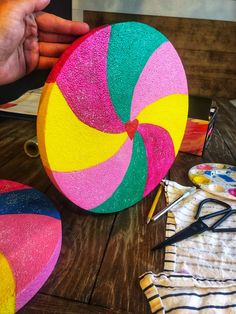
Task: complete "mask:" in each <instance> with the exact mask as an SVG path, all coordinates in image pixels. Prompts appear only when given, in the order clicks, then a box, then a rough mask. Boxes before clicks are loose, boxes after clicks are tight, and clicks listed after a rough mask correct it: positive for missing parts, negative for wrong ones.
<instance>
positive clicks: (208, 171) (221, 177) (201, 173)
mask: <svg viewBox="0 0 236 314" xmlns="http://www.w3.org/2000/svg"><path fill="white" fill-rule="evenodd" d="M188 175H189V178H190V180H191V181H192V182H193V183H194V184H196V185H197V186H199V187H200V188H201V189H203V190H205V191H207V192H210V193H212V194H215V195H218V196H221V197H224V198H228V199H232V200H236V166H231V165H225V164H217V163H206V164H200V165H196V166H194V167H193V168H191V169H190V170H189V173H188Z"/></svg>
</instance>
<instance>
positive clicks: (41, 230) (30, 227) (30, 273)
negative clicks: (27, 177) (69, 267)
mask: <svg viewBox="0 0 236 314" xmlns="http://www.w3.org/2000/svg"><path fill="white" fill-rule="evenodd" d="M61 238H62V234H61V219H60V215H59V213H58V212H57V210H56V209H55V208H54V206H53V204H52V203H51V202H50V201H49V200H48V198H47V197H46V196H45V195H44V194H42V193H41V192H39V191H37V190H35V189H32V188H31V187H29V186H26V185H23V184H20V183H17V182H13V181H8V180H0V282H1V284H0V313H9V314H10V313H15V311H17V310H19V309H20V308H22V307H23V306H24V305H25V304H26V303H27V302H28V301H29V300H30V299H31V298H32V297H33V296H34V295H35V294H36V293H37V292H38V291H39V289H40V288H41V287H42V286H43V284H44V283H45V281H46V280H47V279H48V277H49V275H50V274H51V272H52V271H53V269H54V267H55V264H56V262H57V259H58V256H59V253H60V249H61Z"/></svg>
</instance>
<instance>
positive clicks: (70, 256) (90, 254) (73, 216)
mask: <svg viewBox="0 0 236 314" xmlns="http://www.w3.org/2000/svg"><path fill="white" fill-rule="evenodd" d="M47 196H48V197H49V198H50V199H51V200H52V201H53V203H54V204H55V206H56V208H57V209H58V211H59V212H60V214H61V218H62V222H63V234H62V249H61V254H60V258H59V261H58V263H57V265H56V268H55V270H54V272H53V275H52V276H51V277H50V278H49V280H48V282H47V284H46V285H45V286H44V287H43V289H42V291H43V292H44V293H47V294H52V295H55V296H61V297H65V298H68V299H72V300H77V301H80V302H86V303H88V302H89V299H90V297H91V294H92V290H93V287H94V284H95V280H96V277H97V273H98V271H99V269H100V265H101V263H102V259H103V256H104V254H105V249H106V246H107V243H108V240H109V236H110V231H111V228H112V225H113V221H114V219H115V215H114V214H112V215H98V214H91V213H89V212H86V211H84V210H81V209H79V208H78V207H77V206H76V205H74V204H72V203H71V202H70V201H69V200H68V199H66V198H65V197H64V196H63V195H62V194H60V193H59V192H58V191H57V190H56V189H55V188H54V187H50V189H49V190H48V191H47Z"/></svg>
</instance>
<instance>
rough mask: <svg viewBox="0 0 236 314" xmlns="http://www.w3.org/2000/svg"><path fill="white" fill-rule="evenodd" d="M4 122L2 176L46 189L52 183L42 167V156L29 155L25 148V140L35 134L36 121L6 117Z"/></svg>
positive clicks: (0, 149)
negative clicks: (31, 156)
mask: <svg viewBox="0 0 236 314" xmlns="http://www.w3.org/2000/svg"><path fill="white" fill-rule="evenodd" d="M2 123H3V124H2V129H1V127H0V130H1V141H0V178H1V179H7V180H13V181H18V182H21V183H24V184H28V185H30V186H32V187H34V188H37V189H39V190H41V191H46V190H47V189H48V187H49V186H50V185H51V183H50V181H49V179H48V177H47V175H46V174H45V171H44V170H43V168H42V164H41V161H40V158H30V157H28V156H27V155H26V154H25V152H24V149H23V146H24V142H25V141H26V140H27V139H29V138H31V137H33V136H35V122H32V121H23V120H13V119H6V120H4V121H2ZM0 125H1V124H0ZM6 125H7V127H6ZM3 130H4V131H3Z"/></svg>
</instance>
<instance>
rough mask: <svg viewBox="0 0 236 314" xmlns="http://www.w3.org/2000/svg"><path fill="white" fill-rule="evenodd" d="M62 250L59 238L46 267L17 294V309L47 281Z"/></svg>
mask: <svg viewBox="0 0 236 314" xmlns="http://www.w3.org/2000/svg"><path fill="white" fill-rule="evenodd" d="M60 251H61V239H59V240H58V243H57V245H56V247H55V250H54V252H53V254H52V256H51V258H50V260H49V261H48V263H47V265H45V267H44V269H43V267H42V272H41V273H40V274H39V276H38V277H37V278H35V280H34V281H32V282H31V283H29V285H28V286H27V287H26V288H25V289H24V290H22V291H20V292H19V294H18V295H17V300H16V310H17V311H18V310H19V309H21V308H22V307H23V306H24V305H25V304H26V303H27V302H28V301H29V300H30V299H32V297H33V296H34V295H35V294H36V293H37V292H38V291H39V290H40V289H41V287H42V286H43V284H44V283H45V282H46V280H47V279H48V277H49V276H50V275H51V273H52V272H53V270H54V268H55V265H56V263H57V260H58V257H59V255H60Z"/></svg>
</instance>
